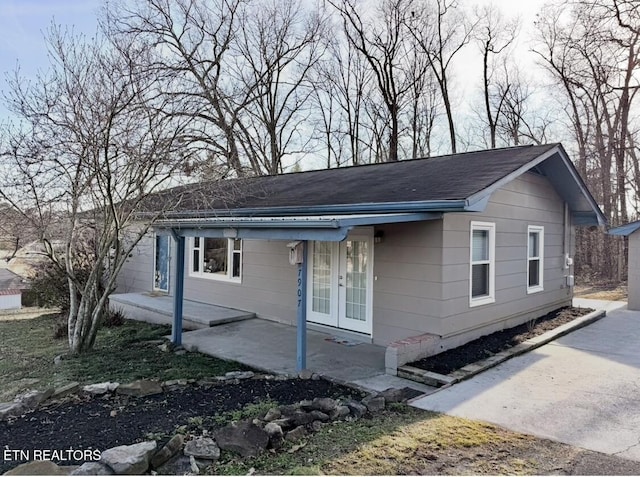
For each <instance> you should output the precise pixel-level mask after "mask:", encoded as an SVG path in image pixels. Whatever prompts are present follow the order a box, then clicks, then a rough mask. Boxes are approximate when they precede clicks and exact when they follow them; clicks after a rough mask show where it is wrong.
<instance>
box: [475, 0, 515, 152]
mask: <svg viewBox="0 0 640 477" xmlns="http://www.w3.org/2000/svg"><path fill="white" fill-rule="evenodd" d="M476 16H477V17H478V19H479V20H478V24H477V27H476V33H475V37H476V40H477V42H478V46H479V49H480V53H481V54H482V92H483V96H484V108H485V117H486V120H487V128H488V130H489V144H490V147H492V148H495V147H496V136H497V128H498V124H497V123H498V120H499V118H500V115H501V114H502V109H503V107H504V103H505V99H506V96H507V95H508V94H509V89H510V85H509V84H508V83H507V84H506V85H504V87H499V86H498V87H496V78H495V76H496V72H497V71H499V69H500V66H501V63H502V64H503V65H504V61H502V62H501V61H499V57H500V55H501V54H502V53H505V52H506V53H508V48H509V47H510V46H511V44H512V43H513V42H514V40H515V39H516V36H517V32H518V26H519V25H518V22H515V21H505V20H504V18H503V17H502V15H501V14H500V12H499V11H498V10H497V9H496V7H495V5H490V6H485V7H483V8H481V9H479V10H477V11H476ZM504 69H505V71H506V70H507V67H506V65H504Z"/></svg>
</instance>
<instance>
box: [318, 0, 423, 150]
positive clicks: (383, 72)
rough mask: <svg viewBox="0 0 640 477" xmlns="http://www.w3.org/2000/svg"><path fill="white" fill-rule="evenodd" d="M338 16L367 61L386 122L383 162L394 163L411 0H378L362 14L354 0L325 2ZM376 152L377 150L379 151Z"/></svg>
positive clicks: (405, 86) (406, 85)
mask: <svg viewBox="0 0 640 477" xmlns="http://www.w3.org/2000/svg"><path fill="white" fill-rule="evenodd" d="M328 2H329V3H330V4H331V5H332V6H333V7H334V8H335V9H336V10H337V11H338V12H339V13H340V15H341V17H342V21H343V25H344V32H345V35H346V37H347V40H348V42H349V44H350V45H351V46H352V47H353V48H355V49H356V50H357V51H358V52H359V53H360V54H361V55H362V56H363V57H364V58H365V59H366V61H367V62H368V64H369V66H370V68H371V72H372V74H373V76H374V78H375V83H376V85H377V89H378V92H379V94H380V96H381V98H382V101H383V103H384V106H385V108H386V110H387V113H388V114H385V115H384V116H387V117H388V120H389V131H388V148H387V154H388V155H387V156H386V158H387V160H388V161H397V160H398V147H399V136H400V106H401V104H402V102H403V100H404V98H405V96H406V94H407V92H408V91H409V89H410V88H411V83H410V81H408V80H407V77H406V74H405V69H404V68H403V66H402V63H403V62H404V61H405V59H406V55H407V45H406V41H405V40H406V38H407V36H408V31H407V25H408V17H409V16H410V15H411V11H412V4H413V0H382V1H381V2H380V4H379V5H378V6H377V8H375V9H371V10H370V14H369V15H366V16H365V14H363V12H362V11H361V9H360V8H358V5H357V1H356V0H328ZM379 149H380V148H379ZM379 152H381V150H380V151H379Z"/></svg>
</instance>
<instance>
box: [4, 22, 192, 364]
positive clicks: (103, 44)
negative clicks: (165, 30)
mask: <svg viewBox="0 0 640 477" xmlns="http://www.w3.org/2000/svg"><path fill="white" fill-rule="evenodd" d="M48 42H49V47H50V51H49V54H50V57H51V61H52V63H51V68H50V70H49V73H48V74H46V75H42V76H40V77H38V79H37V80H36V81H34V82H32V83H29V82H25V81H22V80H21V78H20V77H19V75H16V77H15V78H14V80H13V82H12V83H11V87H12V88H11V91H10V92H9V95H8V98H7V99H8V101H9V105H10V107H11V108H12V110H13V112H14V114H15V115H16V116H17V117H18V118H19V119H20V122H19V123H18V124H17V125H16V126H15V127H13V128H11V129H8V128H7V129H5V130H4V135H3V137H2V146H1V149H0V151H1V153H2V155H1V158H2V163H1V167H2V170H3V174H2V177H3V179H2V181H1V183H0V197H1V198H2V200H4V201H5V202H7V203H8V204H10V205H11V206H12V207H13V208H14V209H15V210H16V211H19V213H20V214H21V215H22V216H23V217H24V218H25V220H29V221H30V222H31V223H30V225H31V226H32V227H33V228H34V229H35V230H37V231H38V234H39V236H40V238H41V240H42V241H43V242H44V244H45V246H46V253H47V255H48V256H49V258H50V259H51V260H52V261H53V262H54V263H55V264H56V265H57V266H58V267H60V268H61V269H63V270H64V272H65V274H66V277H67V279H68V283H69V289H70V298H71V309H70V312H69V321H68V330H69V346H70V349H71V351H72V352H73V353H80V352H83V351H85V350H87V349H89V348H90V347H91V346H92V344H93V341H94V339H95V336H96V331H97V328H98V325H99V323H100V319H101V317H102V315H103V314H104V312H105V309H106V306H107V298H108V296H109V294H110V293H111V292H112V291H113V290H114V288H115V278H116V275H117V274H118V272H119V271H120V269H121V267H122V266H123V264H124V262H125V260H126V258H127V257H128V255H129V253H131V250H132V249H133V247H134V246H135V245H136V243H137V242H138V241H139V240H140V238H141V237H142V235H144V234H145V233H146V231H147V229H148V226H149V222H147V223H141V222H138V223H137V225H136V226H135V227H133V222H134V219H135V213H136V211H137V210H138V208H139V206H140V204H141V203H142V201H143V200H144V199H145V198H146V197H148V195H149V194H150V193H152V192H154V191H155V190H157V189H158V188H160V187H162V186H163V185H164V184H166V183H168V181H169V180H170V179H171V178H172V176H173V175H174V173H175V171H176V170H177V169H178V168H179V167H180V163H179V161H174V160H173V158H174V157H177V154H176V152H177V143H176V138H177V137H179V135H180V134H182V132H183V129H184V128H183V126H182V124H181V123H180V122H179V121H175V120H169V119H168V118H167V117H166V116H165V115H164V114H161V113H160V111H162V109H163V108H164V104H163V103H162V101H161V100H159V96H158V94H157V84H156V80H155V79H154V78H153V77H150V76H149V75H147V73H146V71H144V70H141V69H139V68H138V67H136V63H137V62H134V61H132V58H133V57H134V56H135V57H136V58H139V57H144V56H145V55H146V52H145V51H144V50H137V49H134V48H132V47H131V45H130V44H123V43H118V42H107V41H105V40H96V41H86V40H85V39H84V38H81V37H78V36H74V35H73V34H71V33H68V32H66V31H63V30H61V29H59V28H56V27H53V28H52V29H51V31H50V32H49V35H48ZM83 267H84V269H85V270H86V271H87V274H88V278H86V277H85V278H82V279H81V278H80V273H79V269H80V268H83Z"/></svg>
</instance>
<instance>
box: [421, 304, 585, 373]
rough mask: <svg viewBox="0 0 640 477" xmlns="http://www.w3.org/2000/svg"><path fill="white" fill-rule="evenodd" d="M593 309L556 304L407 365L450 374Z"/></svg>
mask: <svg viewBox="0 0 640 477" xmlns="http://www.w3.org/2000/svg"><path fill="white" fill-rule="evenodd" d="M592 311H593V310H592V309H591V308H573V307H570V306H567V307H564V308H559V309H557V310H555V311H552V312H551V313H548V314H546V315H544V316H542V317H540V318H538V319H536V320H535V321H531V322H529V323H524V324H522V325H519V326H516V327H514V328H509V329H508V330H502V331H496V332H495V333H492V334H490V335H487V336H482V337H480V338H478V339H477V340H474V341H470V342H469V343H467V344H465V345H463V346H460V347H458V348H454V349H450V350H447V351H444V352H443V353H440V354H436V355H434V356H430V357H428V358H424V359H421V360H419V361H415V362H413V363H409V366H414V367H416V368H420V369H424V370H426V371H433V372H434V373H440V374H449V373H451V372H453V371H455V370H457V369H460V368H463V367H464V366H466V365H467V364H471V363H475V362H476V361H480V360H482V359H486V358H489V357H491V356H493V355H494V354H496V353H499V352H500V351H504V350H506V349H509V348H512V347H513V346H516V345H517V344H520V343H522V342H523V341H526V340H528V339H529V338H533V337H535V336H538V335H541V334H543V333H545V332H547V331H549V330H553V329H554V328H557V327H558V326H560V325H564V324H565V323H568V322H570V321H573V320H575V319H576V318H579V317H581V316H583V315H586V314H587V313H591V312H592Z"/></svg>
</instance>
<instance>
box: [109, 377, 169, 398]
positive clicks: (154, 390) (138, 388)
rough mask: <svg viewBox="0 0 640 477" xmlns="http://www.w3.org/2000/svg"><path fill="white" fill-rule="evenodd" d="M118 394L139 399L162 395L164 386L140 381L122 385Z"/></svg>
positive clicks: (155, 382) (154, 382) (156, 382)
mask: <svg viewBox="0 0 640 477" xmlns="http://www.w3.org/2000/svg"><path fill="white" fill-rule="evenodd" d="M116 393H118V394H124V395H127V396H137V397H144V396H153V395H154V394H160V393H162V386H161V385H160V383H159V382H158V381H148V380H146V379H139V380H137V381H133V382H131V383H128V384H121V385H120V386H118V389H117V390H116Z"/></svg>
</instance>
